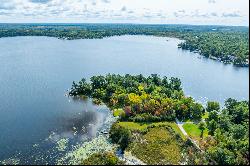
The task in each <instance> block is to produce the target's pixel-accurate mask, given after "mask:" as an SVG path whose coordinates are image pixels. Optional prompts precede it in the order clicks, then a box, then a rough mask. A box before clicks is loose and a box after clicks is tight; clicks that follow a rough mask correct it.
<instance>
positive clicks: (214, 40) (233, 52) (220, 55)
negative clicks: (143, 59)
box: [0, 24, 249, 67]
mask: <svg viewBox="0 0 250 166" xmlns="http://www.w3.org/2000/svg"><path fill="white" fill-rule="evenodd" d="M115 35H116V36H120V35H154V36H162V37H177V38H179V39H183V40H184V42H182V43H180V44H179V45H178V47H179V48H182V49H187V50H190V51H194V52H199V53H200V54H202V55H204V56H206V57H208V58H211V59H215V60H218V61H221V62H223V63H233V64H234V65H236V66H241V67H247V66H249V60H248V59H249V48H248V47H249V41H248V40H249V28H248V27H241V26H238V27H237V26H212V25H211V26H208V25H207V26H205V25H203V26H198V25H140V24H0V38H1V37H13V36H49V37H57V38H60V39H67V40H74V39H101V38H104V37H110V36H115Z"/></svg>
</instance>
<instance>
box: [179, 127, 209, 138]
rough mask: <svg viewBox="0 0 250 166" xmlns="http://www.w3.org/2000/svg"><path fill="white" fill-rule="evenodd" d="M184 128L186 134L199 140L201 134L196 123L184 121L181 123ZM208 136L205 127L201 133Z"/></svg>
mask: <svg viewBox="0 0 250 166" xmlns="http://www.w3.org/2000/svg"><path fill="white" fill-rule="evenodd" d="M183 128H184V130H185V131H186V132H187V134H188V135H189V136H190V137H191V138H194V139H197V140H199V139H200V135H201V130H200V129H199V127H198V124H194V123H185V124H184V125H183ZM207 136H208V130H207V129H205V130H204V133H203V137H207Z"/></svg>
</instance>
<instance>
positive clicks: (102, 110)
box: [0, 36, 249, 163]
mask: <svg viewBox="0 0 250 166" xmlns="http://www.w3.org/2000/svg"><path fill="white" fill-rule="evenodd" d="M179 42H180V40H178V39H174V38H161V37H152V36H120V37H111V38H105V39H86V40H85V39H83V40H72V41H67V40H59V39H56V38H50V37H14V38H1V39H0V85H1V87H0V160H3V159H9V160H11V159H12V160H17V159H20V160H21V161H20V162H21V163H22V162H23V163H46V162H48V163H53V160H54V158H55V156H56V155H58V156H59V155H60V154H61V153H58V152H56V151H55V149H54V148H53V147H56V146H57V145H58V143H57V141H58V140H60V139H62V138H69V143H71V144H74V143H75V142H77V141H82V140H89V139H91V138H93V137H95V136H96V135H97V133H98V131H99V130H100V129H101V127H102V124H103V123H104V121H105V118H106V117H107V114H108V113H109V112H108V109H107V108H106V107H97V106H95V105H93V104H92V103H91V101H79V100H73V99H72V98H68V97H67V96H65V93H66V90H67V89H68V88H70V87H71V85H72V81H74V80H75V81H78V80H80V79H81V78H82V77H85V78H90V77H91V76H93V75H102V74H107V73H115V74H127V73H129V74H140V73H142V74H144V75H150V74H153V73H157V74H159V75H160V76H168V77H171V76H174V77H179V78H180V79H181V81H182V84H183V88H184V91H185V94H186V95H191V96H192V97H194V98H195V99H196V100H198V101H200V102H203V103H204V102H205V101H207V100H217V101H220V103H223V102H224V100H225V99H226V98H229V97H232V98H236V99H249V97H248V96H249V92H248V91H249V69H248V68H236V67H233V66H232V65H224V64H222V63H220V62H217V61H213V60H210V59H206V58H203V57H200V55H199V54H195V53H191V52H189V51H183V50H181V49H178V48H177V44H178V43H179ZM83 126H84V127H83ZM83 128H84V130H83ZM53 154H54V157H51V156H52V155H53ZM61 155H62V154H61ZM39 156H40V157H39ZM41 158H42V159H41ZM26 160H27V161H26ZM35 160H37V161H35ZM45 161H46V162H45Z"/></svg>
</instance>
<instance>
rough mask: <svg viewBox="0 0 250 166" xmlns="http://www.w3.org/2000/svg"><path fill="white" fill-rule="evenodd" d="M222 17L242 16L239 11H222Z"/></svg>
mask: <svg viewBox="0 0 250 166" xmlns="http://www.w3.org/2000/svg"><path fill="white" fill-rule="evenodd" d="M222 17H242V16H241V15H240V13H239V12H231V13H222Z"/></svg>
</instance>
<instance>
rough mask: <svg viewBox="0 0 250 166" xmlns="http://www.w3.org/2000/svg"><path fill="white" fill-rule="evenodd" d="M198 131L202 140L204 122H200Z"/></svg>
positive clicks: (204, 127)
mask: <svg viewBox="0 0 250 166" xmlns="http://www.w3.org/2000/svg"><path fill="white" fill-rule="evenodd" d="M199 129H200V130H201V138H203V133H204V130H205V129H206V124H205V123H204V122H200V123H199Z"/></svg>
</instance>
